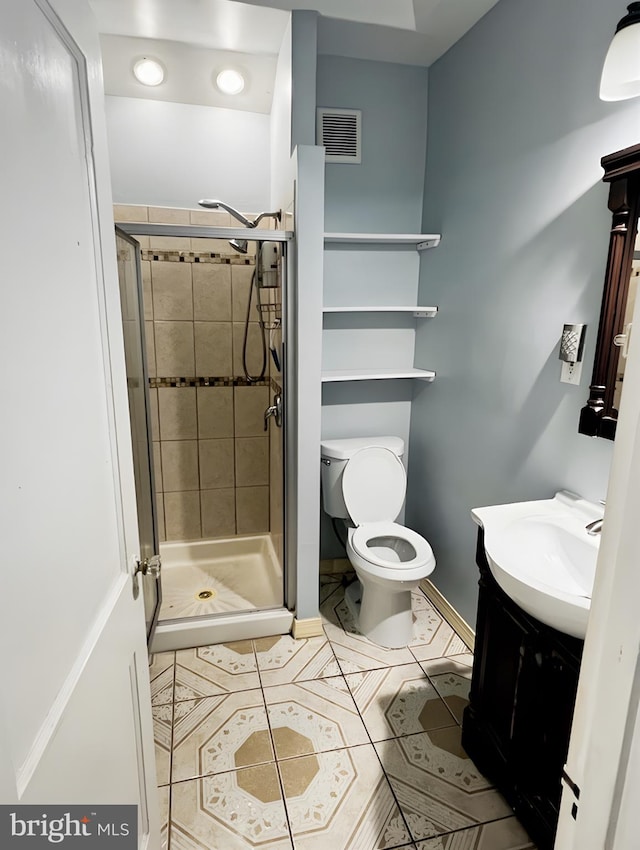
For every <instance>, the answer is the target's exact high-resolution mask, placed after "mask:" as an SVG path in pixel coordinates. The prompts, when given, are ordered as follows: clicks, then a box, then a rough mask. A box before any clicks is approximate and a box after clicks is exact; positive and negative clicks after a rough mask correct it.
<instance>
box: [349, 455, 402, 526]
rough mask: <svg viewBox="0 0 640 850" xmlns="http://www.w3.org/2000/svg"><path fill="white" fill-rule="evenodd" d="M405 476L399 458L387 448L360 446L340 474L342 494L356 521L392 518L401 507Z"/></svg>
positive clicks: (351, 515)
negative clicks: (361, 447) (362, 447)
mask: <svg viewBox="0 0 640 850" xmlns="http://www.w3.org/2000/svg"><path fill="white" fill-rule="evenodd" d="M406 490H407V475H406V473H405V471H404V466H403V465H402V461H401V460H400V458H399V457H398V456H397V455H395V454H394V453H393V452H392V451H390V450H389V449H383V448H381V447H380V446H368V447H367V448H364V449H359V450H358V451H357V452H355V453H354V454H353V456H352V457H351V458H350V460H349V461H348V462H347V465H346V467H345V470H344V472H343V473H342V495H343V496H344V503H345V505H346V506H347V510H348V511H349V516H350V517H351V519H352V520H353V521H354V522H355V523H356V525H362V524H363V523H365V522H383V521H384V520H394V519H395V518H396V517H397V516H398V514H399V513H400V511H401V510H402V503H403V502H404V496H405V493H406Z"/></svg>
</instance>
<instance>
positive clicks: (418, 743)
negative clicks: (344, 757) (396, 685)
mask: <svg viewBox="0 0 640 850" xmlns="http://www.w3.org/2000/svg"><path fill="white" fill-rule="evenodd" d="M460 734H461V729H460V727H459V726H449V727H446V728H444V729H436V730H434V731H432V732H423V733H422V734H419V735H409V736H407V737H404V738H395V739H393V740H390V741H382V742H381V743H378V744H376V745H375V746H376V749H377V751H378V755H379V756H380V760H381V762H382V765H383V767H384V769H385V771H386V774H387V776H388V777H389V781H390V782H391V786H392V788H393V790H394V793H395V795H396V798H397V800H398V803H399V804H400V808H401V809H402V812H403V814H404V816H405V817H406V819H407V822H408V824H409V829H410V830H411V834H412V838H413V839H414V840H420V839H424V838H431V837H434V836H437V835H440V834H442V833H445V832H452V831H454V830H460V829H464V828H465V827H470V826H476V825H478V824H481V823H485V822H487V821H490V820H496V819H497V818H502V817H506V816H507V815H511V814H512V812H511V809H510V808H509V806H508V805H507V803H506V802H505V800H504V798H503V797H502V795H501V794H499V792H498V791H496V790H495V789H494V788H493V786H492V785H491V784H490V783H489V781H488V780H487V779H485V778H484V777H483V776H482V774H481V773H480V771H479V770H477V768H476V767H475V765H474V764H473V762H472V761H471V759H469V758H468V757H467V754H466V753H465V752H464V750H463V749H462V744H461V743H460ZM454 846H455V845H454Z"/></svg>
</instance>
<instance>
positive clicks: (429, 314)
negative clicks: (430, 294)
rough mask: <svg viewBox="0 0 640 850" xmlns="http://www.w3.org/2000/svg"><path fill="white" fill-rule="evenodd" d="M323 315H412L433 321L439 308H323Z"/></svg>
mask: <svg viewBox="0 0 640 850" xmlns="http://www.w3.org/2000/svg"><path fill="white" fill-rule="evenodd" d="M322 312H323V313H411V314H412V315H413V316H416V317H417V318H421V319H432V318H433V317H434V316H435V315H437V313H438V308H437V307H419V306H418V307H397V306H395V307H385V306H381V307H377V306H376V307H366V306H363V305H359V306H357V307H323V308H322Z"/></svg>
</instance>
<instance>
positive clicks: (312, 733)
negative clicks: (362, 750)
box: [264, 676, 369, 759]
mask: <svg viewBox="0 0 640 850" xmlns="http://www.w3.org/2000/svg"><path fill="white" fill-rule="evenodd" d="M264 696H265V700H266V703H267V712H268V714H269V723H270V725H271V733H272V735H273V743H274V746H275V750H276V757H277V758H279V759H280V758H291V757H292V756H300V755H307V754H309V753H321V752H324V751H326V750H335V749H339V748H340V747H348V746H354V745H356V744H368V743H369V736H368V735H367V730H366V729H365V727H364V724H363V722H362V720H361V719H360V716H359V714H358V710H357V709H356V705H355V703H354V701H353V697H352V696H351V694H350V693H349V689H348V688H347V683H346V682H345V680H344V678H343V677H342V676H336V677H332V678H329V679H316V680H315V681H312V682H299V683H296V684H292V685H279V686H277V687H272V688H265V689H264Z"/></svg>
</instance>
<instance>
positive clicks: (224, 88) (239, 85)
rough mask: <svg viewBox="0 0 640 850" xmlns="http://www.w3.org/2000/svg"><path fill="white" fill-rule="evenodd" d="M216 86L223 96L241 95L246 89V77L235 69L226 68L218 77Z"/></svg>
mask: <svg viewBox="0 0 640 850" xmlns="http://www.w3.org/2000/svg"><path fill="white" fill-rule="evenodd" d="M216 85H217V86H218V88H219V89H220V91H221V92H222V93H223V94H240V92H241V91H242V90H243V89H244V77H243V76H242V74H241V73H240V71H236V69H235V68H225V69H224V70H223V71H220V73H219V74H218V76H217V77H216Z"/></svg>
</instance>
